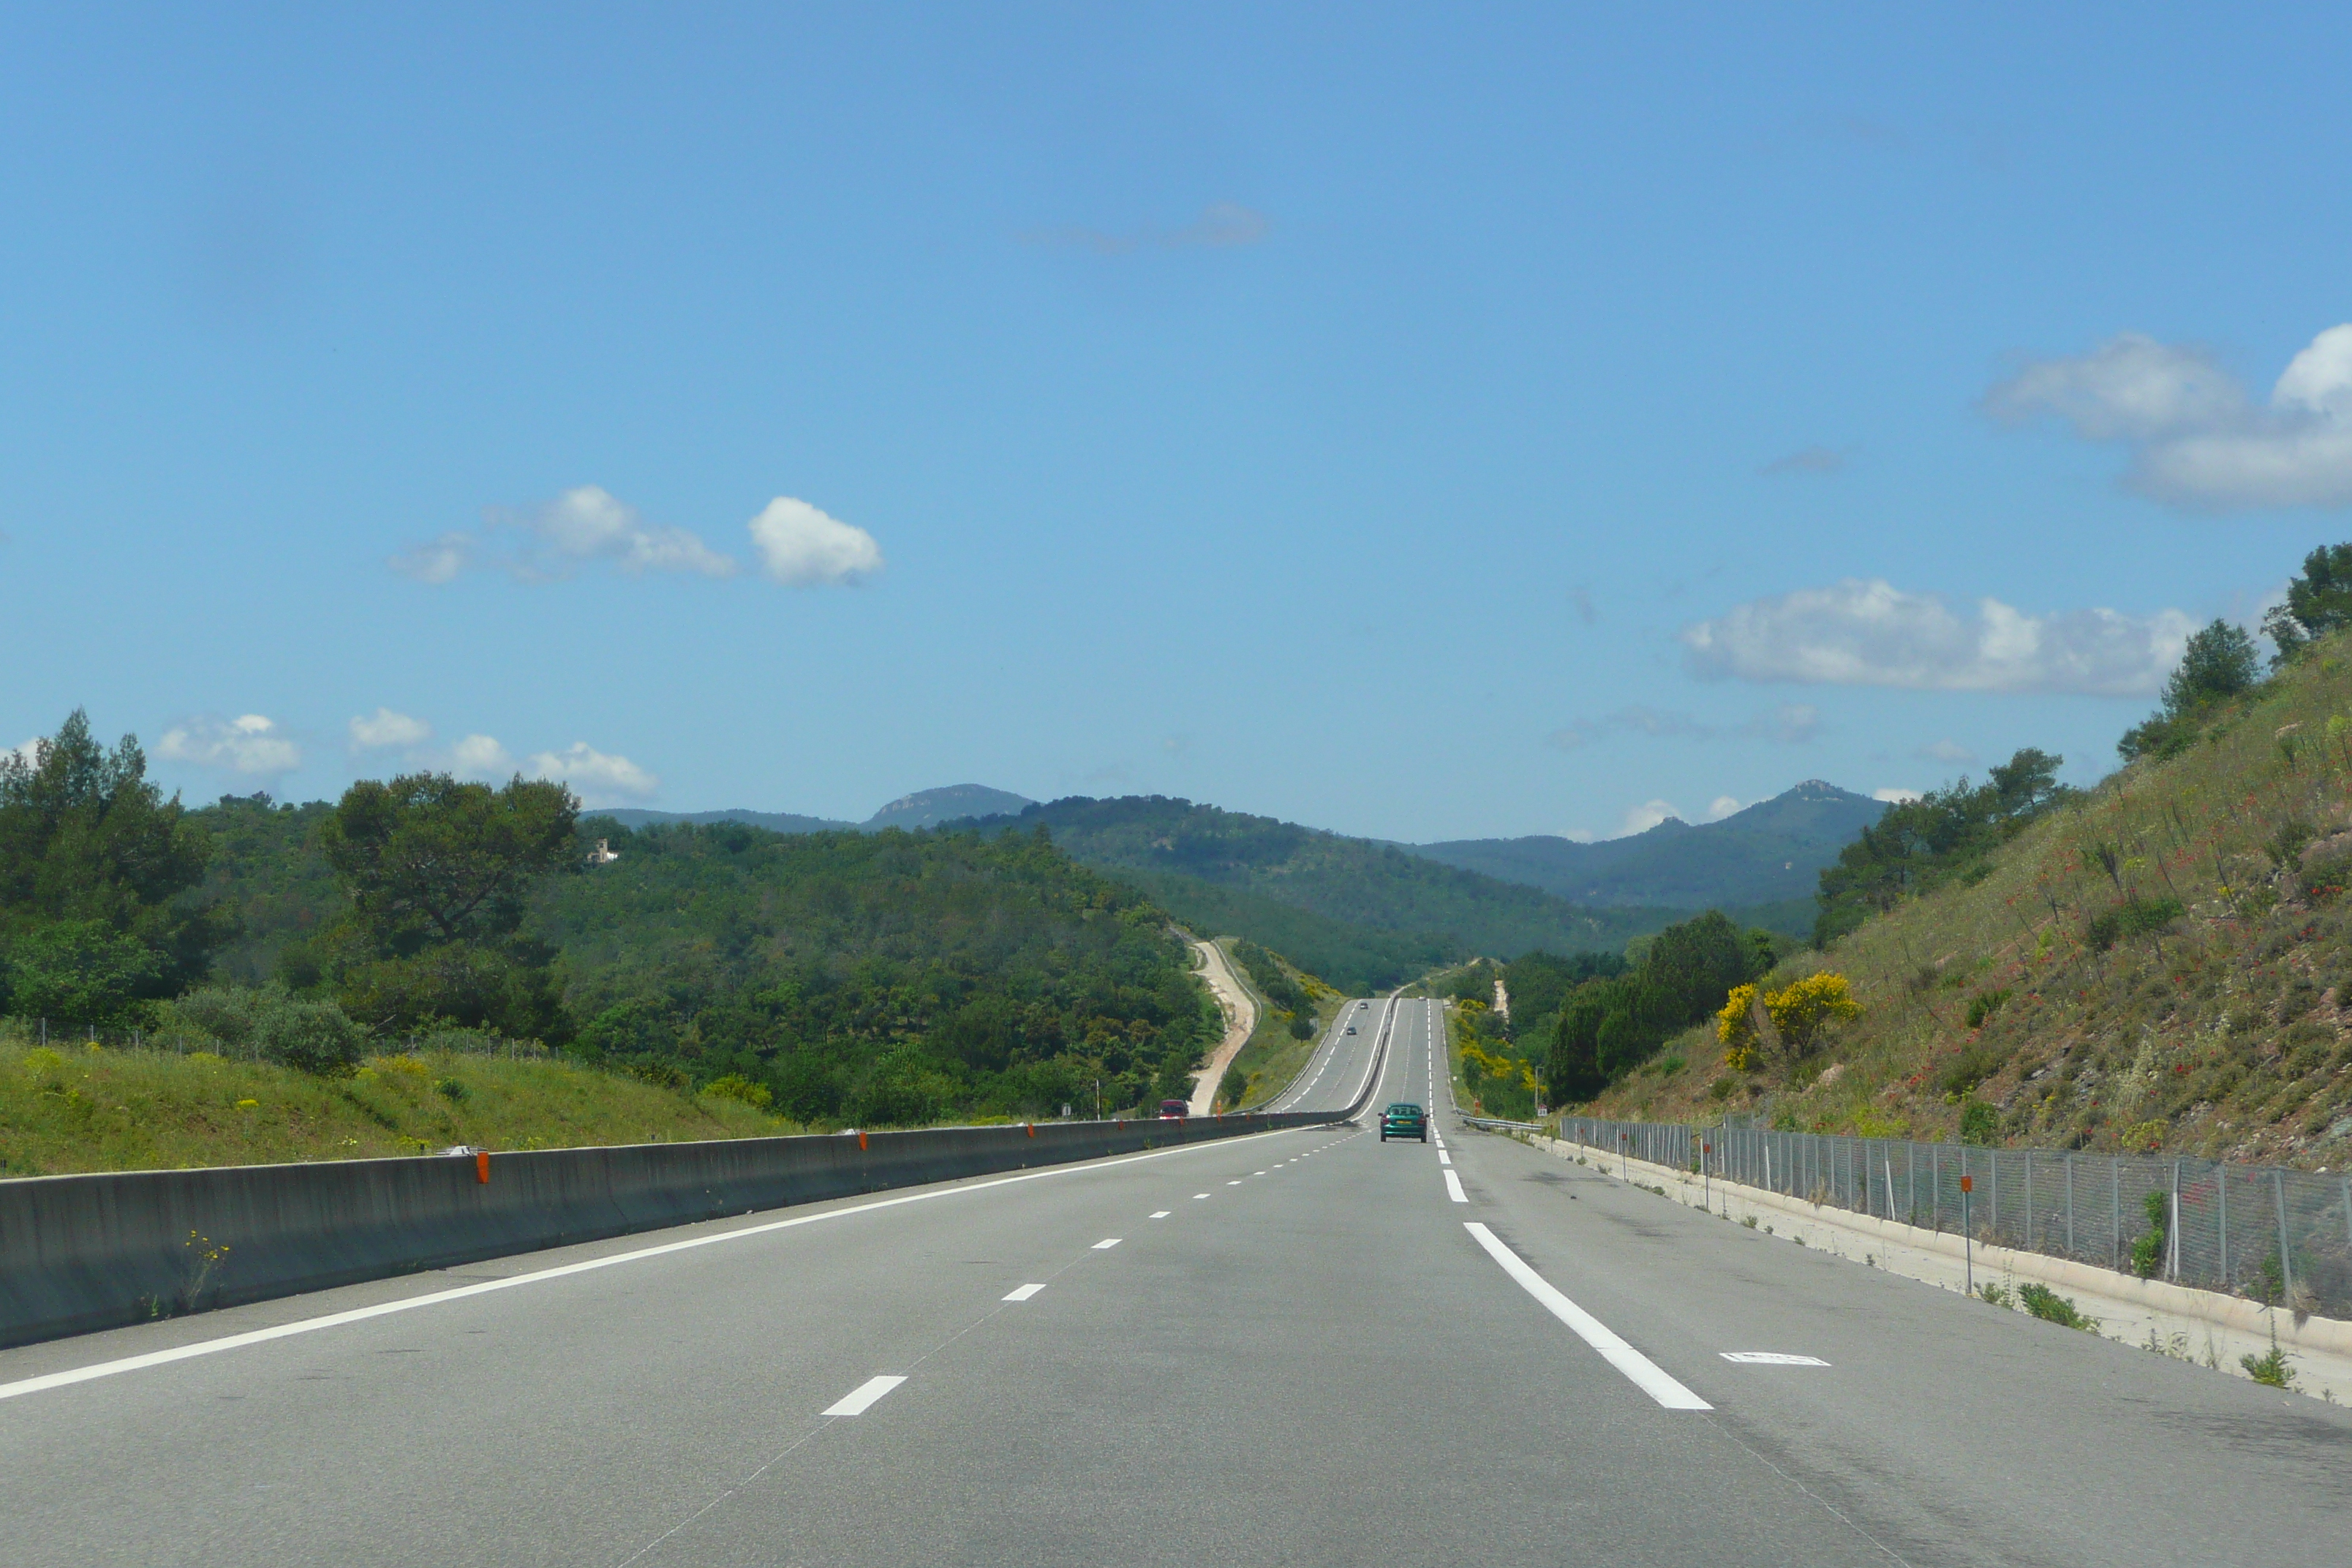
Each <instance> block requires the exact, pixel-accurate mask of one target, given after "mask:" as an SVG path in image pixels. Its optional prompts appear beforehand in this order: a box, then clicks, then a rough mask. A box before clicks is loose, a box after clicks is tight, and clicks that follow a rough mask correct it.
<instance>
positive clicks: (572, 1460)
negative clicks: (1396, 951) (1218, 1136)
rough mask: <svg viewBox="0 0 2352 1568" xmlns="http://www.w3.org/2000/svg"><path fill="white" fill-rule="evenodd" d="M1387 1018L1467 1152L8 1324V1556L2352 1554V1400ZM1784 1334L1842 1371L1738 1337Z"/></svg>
mask: <svg viewBox="0 0 2352 1568" xmlns="http://www.w3.org/2000/svg"><path fill="white" fill-rule="evenodd" d="M1355 1016H1357V1017H1358V1019H1359V1023H1358V1028H1359V1033H1358V1034H1357V1035H1354V1036H1349V1035H1347V1034H1345V1033H1344V1026H1341V1027H1339V1028H1335V1030H1334V1031H1333V1033H1332V1034H1331V1035H1330V1036H1328V1037H1327V1038H1326V1039H1325V1040H1324V1041H1323V1042H1322V1043H1321V1044H1320V1046H1319V1047H1318V1051H1317V1053H1316V1055H1315V1057H1314V1058H1311V1059H1310V1061H1309V1063H1308V1065H1307V1068H1306V1069H1305V1070H1304V1071H1302V1073H1301V1075H1300V1084H1299V1087H1298V1089H1297V1100H1299V1101H1300V1102H1301V1103H1303V1104H1305V1105H1307V1106H1310V1107H1325V1106H1336V1105H1345V1104H1346V1103H1348V1102H1349V1100H1352V1099H1353V1098H1354V1097H1355V1091H1356V1090H1357V1089H1358V1088H1359V1086H1361V1087H1363V1088H1368V1089H1370V1090H1372V1099H1373V1102H1374V1105H1375V1108H1377V1106H1378V1105H1379V1104H1381V1103H1385V1102H1386V1101H1388V1100H1399V1099H1413V1100H1422V1101H1423V1102H1424V1103H1430V1104H1434V1105H1437V1106H1438V1107H1439V1108H1440V1114H1438V1115H1436V1116H1433V1119H1432V1122H1431V1126H1432V1131H1433V1141H1432V1142H1429V1143H1427V1144H1423V1143H1419V1142H1392V1143H1385V1144H1384V1143H1382V1142H1380V1141H1379V1139H1378V1138H1377V1136H1376V1133H1375V1131H1374V1130H1373V1129H1372V1127H1371V1125H1370V1123H1369V1122H1368V1124H1367V1126H1366V1127H1365V1128H1362V1129H1359V1128H1354V1127H1347V1126H1340V1127H1337V1128H1328V1129H1309V1130H1300V1131H1287V1132H1279V1133H1271V1134H1265V1135H1263V1136H1258V1137H1254V1138H1248V1139H1243V1140H1236V1141H1230V1142H1219V1143H1213V1144H1202V1145H1193V1146H1190V1147H1187V1148H1183V1149H1180V1150H1172V1151H1162V1152H1154V1153H1150V1154H1146V1155H1141V1156H1131V1157H1127V1158H1121V1159H1114V1160H1106V1161H1101V1162H1097V1163H1090V1164H1087V1165H1080V1166H1065V1167H1055V1168H1053V1169H1050V1170H1047V1171H1043V1172H1032V1173H1023V1174H1021V1175H1019V1176H1015V1177H1010V1178H1007V1177H993V1178H982V1179H979V1180H974V1181H970V1182H964V1183H959V1184H942V1185H940V1186H934V1187H926V1188H918V1189H911V1190H909V1191H908V1192H905V1193H900V1194H888V1195H887V1196H884V1197H879V1198H866V1199H860V1200H851V1201H845V1202H842V1203H836V1204H828V1205H810V1206H809V1207H806V1208H802V1209H793V1210H786V1211H781V1212H779V1213H777V1214H772V1215H751V1216H745V1217H743V1218H739V1219H734V1220H729V1221H724V1222H715V1223H713V1224H710V1225H706V1226H689V1227H686V1228H684V1229H682V1230H678V1231H674V1232H663V1233H658V1234H656V1235H652V1236H640V1237H627V1238H623V1239H620V1240H615V1241H611V1242H606V1243H601V1244H597V1245H594V1246H589V1247H573V1248H567V1249H563V1250H561V1251H554V1252H542V1253H534V1254H530V1255H529V1256H526V1257H521V1258H510V1259H506V1260H502V1261H500V1262H498V1263H494V1264H483V1265H475V1266H472V1267H469V1268H461V1269H457V1270H452V1271H449V1272H447V1273H444V1274H436V1275H427V1276H420V1277H412V1278H409V1279H401V1280H391V1281H381V1282H377V1283H375V1284H372V1285H367V1286H359V1287H352V1288H351V1289H342V1290H335V1291H329V1292H323V1293H320V1294H319V1295H316V1296H310V1297H304V1298H298V1299H294V1300H281V1301H274V1302H268V1303H262V1304H259V1305H256V1306H253V1307H247V1308H239V1309H235V1310H229V1311H223V1312H216V1313H211V1314H207V1315H204V1316H200V1317H195V1318H188V1319H182V1320H178V1321H170V1322H163V1323H156V1324H152V1325H147V1326H145V1327H142V1328H139V1329H133V1330H123V1331H115V1332H110V1333H106V1334H100V1335H91V1336H88V1337H86V1338H83V1339H79V1340H71V1341H64V1342H55V1343H51V1344H46V1345H37V1346H29V1347H26V1348H23V1349H19V1350H14V1351H9V1352H0V1542H5V1558H6V1560H7V1561H8V1562H9V1563H20V1564H28V1565H29V1564H63V1563H72V1564H100V1563H105V1564H116V1563H122V1564H130V1563H136V1564H142V1565H164V1564H183V1563H185V1564H206V1565H242V1564H265V1563H266V1564H271V1565H283V1564H311V1563H317V1564H330V1563H332V1564H375V1563H387V1564H389V1563H401V1564H415V1563H450V1564H473V1563H482V1564H521V1563H549V1564H556V1563H561V1564H566V1565H576V1564H613V1565H621V1564H644V1565H648V1568H651V1565H656V1564H659V1565H673V1564H785V1563H807V1564H849V1563H856V1564H867V1563H871V1564H887V1565H895V1564H909V1565H911V1564H926V1565H928V1564H941V1563H957V1564H961V1563H971V1564H998V1563H1003V1564H1022V1565H1028V1564H1052V1565H1059V1564H1072V1565H1076V1564H1087V1565H1090V1568H1091V1565H1096V1564H1106V1563H1114V1564H1118V1563H1151V1564H1157V1563H1170V1564H1173V1563H1244V1564H1259V1563H1264V1564H1277V1563H1279V1564H1316V1565H1319V1564H1331V1565H1335V1568H1336V1565H1341V1564H1347V1565H1354V1564H1362V1563H1374V1562H1379V1563H1412V1564H1417V1563H1431V1564H1434V1563H1448V1564H1458V1563H1584V1562H1602V1561H1606V1562H1608V1563H1629V1564H1650V1563H1658V1564H1665V1563H1674V1564H1706V1565H1709V1568H1723V1565H1727V1564H1748V1563H1806V1564H1847V1563H1921V1564H1925V1563H1971V1564H1973V1563H2004V1564H2007V1563H2030V1564H2042V1563H2048V1564H2068V1565H2075V1564H2109V1563H2112V1564H2118V1565H2121V1564H2135V1565H2144V1564H2148V1563H2263V1564H2297V1563H2329V1564H2336V1563H2343V1562H2345V1561H2346V1560H2347V1557H2352V1550H2347V1530H2346V1525H2347V1520H2352V1510H2347V1506H2346V1503H2345V1501H2344V1483H2345V1480H2346V1478H2347V1474H2352V1468H2347V1467H2352V1414H2347V1412H2345V1411H2342V1410H2338V1409H2336V1408H2333V1407H2331V1406H2327V1405H2321V1404H2319V1403H2317V1402H2315V1401H2313V1400H2308V1399H2304V1398H2301V1397H2299V1396H2295V1395H2292V1394H2281V1393H2277V1392H2274V1391H2271V1390H2266V1389H2263V1388H2261V1387H2259V1386H2258V1385H2255V1384H2249V1383H2245V1382H2243V1381H2241V1380H2234V1379H2229V1378H2224V1377H2221V1376H2217V1375H2215V1374H2214V1373H2210V1372H2207V1371H2204V1370H2202V1369H2200V1368H2196V1367H2193V1366H2189V1365H2185V1364H2182V1363H2178V1362H2172V1361H2168V1360H2165V1359H2163V1358H2161V1357H2159V1356H2157V1355H2153V1354H2150V1353H2147V1352H2143V1351H2138V1350H2135V1349H2130V1348H2127V1347H2125V1346H2120V1345H2116V1344H2112V1343H2108V1342H2104V1341H2101V1340H2099V1339H2097V1338H2095V1337H2094V1336H2091V1335H2087V1334H2084V1333H2080V1332H2075V1331H2067V1330H2063V1329H2059V1328H2056V1327H2053V1326H2052V1325H2049V1324H2044V1323H2040V1322H2036V1321H2032V1320H2028V1319H2025V1318H2022V1317H2021V1316H2019V1315H2017V1314H2014V1313H2003V1312H2000V1311H1998V1310H1994V1309H1992V1308H1990V1307H1988V1306H1986V1305H1985V1304H1983V1303H1981V1302H1977V1301H1971V1300H1964V1299H1962V1298H1959V1297H1958V1296H1956V1295H1951V1294H1946V1293H1940V1292H1937V1291H1935V1290H1933V1289H1928V1288H1927V1287H1925V1286H1921V1285H1918V1284H1916V1283H1914V1282H1912V1281H1909V1280H1906V1279H1898V1278H1895V1277H1893V1276H1889V1275H1885V1274H1882V1273H1879V1272H1877V1271H1874V1270H1872V1269H1869V1268H1860V1267H1856V1266H1854V1265H1852V1264H1849V1263H1844V1262H1840V1261H1836V1260H1832V1259H1830V1258H1823V1257H1822V1256H1820V1255H1817V1254H1814V1253H1811V1252H1807V1251H1805V1250H1803V1249H1801V1248H1800V1247H1792V1246H1790V1244H1789V1243H1787V1242H1785V1241H1781V1240H1778V1239H1776V1238H1774V1237H1767V1236H1765V1235H1763V1234H1762V1233H1761V1232H1760V1231H1750V1230H1747V1229H1744V1228H1741V1227H1739V1226H1733V1225H1730V1224H1728V1223H1727V1222H1725V1221H1723V1220H1721V1219H1717V1218H1714V1217H1712V1216H1709V1215H1705V1214H1702V1213H1699V1212H1697V1211H1695V1210H1690V1209H1685V1208H1682V1207H1679V1206H1677V1205H1674V1204H1672V1203H1669V1202H1667V1201H1666V1200H1664V1199H1662V1198H1659V1197H1656V1196H1654V1195H1653V1194H1649V1193H1646V1192H1642V1191H1639V1190H1634V1189H1632V1188H1629V1187H1628V1186H1626V1185H1625V1184H1623V1183H1622V1182H1620V1181H1617V1180H1615V1179H1613V1178H1612V1177H1609V1176H1607V1175H1605V1174H1603V1173H1600V1172H1599V1171H1597V1170H1595V1169H1594V1168H1592V1167H1590V1166H1580V1165H1577V1164H1574V1163H1568V1162H1563V1161H1561V1160H1559V1159H1557V1158H1554V1157H1552V1156H1550V1155H1548V1154H1543V1153H1540V1152H1536V1151H1533V1150H1530V1149H1528V1148H1526V1147H1524V1146H1523V1145H1520V1144H1518V1143H1516V1142H1510V1141H1508V1140H1506V1139H1503V1138H1498V1137H1489V1136H1484V1135H1479V1134H1476V1133H1475V1132H1471V1131H1467V1130H1465V1129H1464V1128H1462V1127H1460V1126H1459V1125H1458V1123H1457V1122H1456V1121H1455V1120H1454V1118H1453V1117H1452V1116H1450V1115H1447V1114H1444V1112H1443V1107H1444V1100H1445V1097H1446V1094H1447V1089H1446V1075H1445V1073H1444V1069H1443V1068H1442V1067H1441V1066H1440V1065H1439V1058H1438V1054H1437V1050H1438V1047H1437V1031H1438V1029H1439V1028H1440V1027H1441V1025H1440V1023H1439V1019H1438V1014H1437V1009H1436V1007H1435V1005H1433V1004H1428V1003H1423V1002H1419V1001H1406V1002H1399V1003H1396V1004H1393V1005H1391V1004H1390V1003H1388V1002H1385V1001H1373V1002H1371V1003H1370V1005H1368V1006H1366V1007H1364V1008H1362V1009H1358V1010H1355ZM1384 1016H1387V1017H1388V1020H1389V1023H1390V1028H1389V1031H1388V1033H1387V1035H1386V1037H1385V1039H1386V1043H1387V1049H1386V1051H1385V1053H1384V1054H1382V1053H1380V1051H1379V1047H1380V1044H1381V1040H1382V1038H1383V1036H1382V1035H1381V1028H1380V1026H1379V1025H1380V1021H1381V1019H1382V1018H1383V1017H1384ZM1366 1021H1370V1026H1367V1022H1366ZM1375 1069H1377V1080H1376V1081H1368V1075H1370V1074H1372V1073H1373V1072H1374V1071H1375ZM681 1243H692V1244H693V1245H685V1246H681V1245H679V1244H681ZM582 1265H596V1266H595V1267H584V1268H583V1267H581V1266H582ZM476 1287H484V1289H475V1288H476ZM370 1309H389V1310H381V1311H379V1312H377V1313H376V1315H373V1316H370V1315H364V1314H365V1313H366V1311H367V1310H370ZM331 1314H360V1315H353V1316H343V1317H341V1318H338V1319H337V1320H336V1321H328V1322H324V1323H321V1322H320V1319H322V1318H326V1317H328V1316H329V1315H331ZM269 1329H277V1330H281V1331H282V1332H280V1333H279V1334H278V1336H277V1337H269V1338H260V1339H255V1340H248V1341H246V1342H236V1343H232V1344H228V1345H226V1346H221V1342H222V1341H224V1340H225V1339H227V1338H229V1337H230V1336H235V1335H240V1334H249V1333H251V1332H252V1331H257V1330H269ZM215 1346H219V1347H221V1348H217V1349H209V1350H207V1349H205V1348H204V1347H215ZM190 1349H194V1350H199V1351H201V1352H202V1353H194V1354H189V1355H186V1356H184V1358H183V1359H169V1357H170V1356H171V1355H172V1354H173V1352H178V1351H184V1350H190ZM1759 1352H1761V1353H1764V1354H1768V1355H1773V1356H1779V1357H1784V1358H1786V1357H1804V1358H1811V1360H1812V1361H1813V1362H1817V1363H1822V1364H1804V1363H1791V1362H1789V1361H1785V1360H1783V1361H1779V1362H1757V1361H1753V1360H1745V1361H1734V1360H1729V1359H1727V1355H1753V1354H1756V1353H1759ZM90 1373H97V1375H87V1374H90ZM75 1378H79V1381H72V1379H75Z"/></svg>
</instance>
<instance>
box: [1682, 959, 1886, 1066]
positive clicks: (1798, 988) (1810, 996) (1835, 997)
mask: <svg viewBox="0 0 2352 1568" xmlns="http://www.w3.org/2000/svg"><path fill="white" fill-rule="evenodd" d="M1759 1013H1761V1014H1762V1015H1763V1016H1762V1017H1761V1019H1759V1017H1758V1014H1759ZM1860 1016H1862V1005H1861V1004H1860V1003H1858V1002H1856V1001H1855V1000H1854V999H1853V986H1852V985H1851V984H1849V983H1848V982H1847V980H1846V977H1845V976H1844V975H1843V974H1837V973H1832V972H1830V971H1828V970H1823V971H1822V972H1821V973H1816V974H1808V975H1806V976H1805V977H1804V978H1802V979H1801V980H1798V981H1796V982H1794V983H1793V984H1790V985H1787V986H1784V987H1783V988H1781V989H1780V990H1779V991H1772V992H1761V991H1759V988H1758V987H1757V986H1755V985H1753V984H1748V985H1739V986H1735V987H1733V988H1732V991H1731V994H1729V995H1728V996H1727V997H1725V998H1724V1003H1723V1008H1722V1010H1721V1011H1720V1012H1718V1013H1717V1014H1716V1016H1715V1037H1716V1039H1717V1041H1719V1042H1720V1043H1721V1044H1722V1046H1723V1047H1724V1051H1723V1060H1724V1065H1725V1066H1727V1067H1729V1068H1733V1069H1734V1070H1735V1071H1745V1070H1746V1069H1748V1068H1751V1067H1753V1066H1755V1065H1756V1064H1757V1063H1758V1061H1759V1060H1760V1059H1761V1058H1762V1057H1763V1056H1764V1054H1765V1053H1766V1052H1767V1051H1768V1050H1769V1049H1770V1048H1771V1047H1773V1046H1774V1045H1776V1044H1777V1045H1778V1046H1779V1047H1780V1049H1781V1050H1783V1051H1785V1052H1787V1053H1788V1054H1790V1055H1791V1056H1800V1057H1801V1056H1803V1055H1804V1054H1805V1052H1807V1051H1808V1050H1810V1049H1811V1048H1812V1046H1813V1044H1814V1042H1815V1041H1816V1040H1817V1039H1819V1037H1820V1036H1821V1032H1822V1029H1823V1028H1825V1027H1827V1026H1829V1025H1830V1024H1832V1023H1833V1022H1836V1021H1838V1020H1840V1019H1845V1018H1856V1017H1860Z"/></svg>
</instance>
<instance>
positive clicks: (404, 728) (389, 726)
mask: <svg viewBox="0 0 2352 1568" xmlns="http://www.w3.org/2000/svg"><path fill="white" fill-rule="evenodd" d="M351 736H352V751H354V752H380V751H389V750H393V749H395V748H402V747H409V746H421V745H423V744H424V743H425V742H427V741H429V740H431V739H432V738H433V726H432V725H430V724H427V723H426V722H425V721H424V720H422V719H412V718H410V717H409V716H408V715H407V714H405V713H395V712H394V711H393V710H391V709H389V708H379V709H377V710H375V711H374V712H373V713H372V714H369V715H367V716H366V717H364V718H354V719H353V720H352V721H351Z"/></svg>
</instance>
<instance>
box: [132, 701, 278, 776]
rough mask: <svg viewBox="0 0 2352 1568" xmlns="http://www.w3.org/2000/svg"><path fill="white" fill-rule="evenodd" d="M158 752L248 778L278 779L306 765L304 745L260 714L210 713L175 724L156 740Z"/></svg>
mask: <svg viewBox="0 0 2352 1568" xmlns="http://www.w3.org/2000/svg"><path fill="white" fill-rule="evenodd" d="M155 751H156V753H157V754H158V755H160V756H164V757H169V758H170V759H171V760H172V761H173V762H175V763H194V765H195V766H197V767H200V768H214V769H217V770H219V771H221V772H223V773H236V774H237V775H239V776H241V777H247V778H275V777H277V776H278V775H279V774H281V773H292V772H293V771H294V770H295V769H297V768H299V767H300V766H301V765H302V748H301V747H300V746H299V744H297V743H296V742H294V741H293V740H292V739H290V738H289V736H288V735H287V734H286V732H285V731H284V730H282V729H280V728H279V727H278V723H277V722H276V721H274V720H271V719H267V718H264V717H263V716H262V715H261V714H258V713H247V714H245V715H243V716H241V717H239V718H236V719H221V718H216V717H213V716H210V715H207V716H205V717H202V718H196V719H190V720H188V721H185V722H184V723H179V724H174V725H173V726H172V727H171V728H170V729H168V730H166V731H163V739H162V740H160V741H158V742H155Z"/></svg>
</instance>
